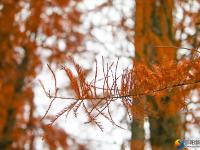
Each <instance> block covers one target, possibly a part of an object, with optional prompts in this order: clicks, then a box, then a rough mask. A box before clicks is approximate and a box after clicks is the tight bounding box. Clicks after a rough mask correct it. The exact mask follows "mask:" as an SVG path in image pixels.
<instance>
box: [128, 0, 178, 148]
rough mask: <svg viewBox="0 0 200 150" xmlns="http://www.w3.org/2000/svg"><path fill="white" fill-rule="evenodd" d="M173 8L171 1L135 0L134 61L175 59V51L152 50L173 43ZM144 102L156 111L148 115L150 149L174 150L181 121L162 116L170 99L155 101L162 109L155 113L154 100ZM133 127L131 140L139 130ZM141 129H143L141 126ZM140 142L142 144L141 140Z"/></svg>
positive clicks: (157, 61)
mask: <svg viewBox="0 0 200 150" xmlns="http://www.w3.org/2000/svg"><path fill="white" fill-rule="evenodd" d="M173 7H174V1H173V0H156V1H155V0H136V12H135V36H134V41H135V53H136V58H135V59H136V60H137V61H139V62H144V63H146V64H148V65H149V66H151V65H152V64H153V63H158V64H159V63H162V62H163V61H164V60H169V59H170V60H172V59H174V60H176V50H175V49H171V48H168V49H166V48H161V47H160V48H158V47H156V46H172V45H175V44H176V43H175V42H176V41H175V39H174V35H173V16H172V11H173ZM146 100H147V101H148V102H149V103H151V104H152V106H153V109H154V111H155V112H157V115H156V116H151V115H148V118H149V122H150V132H151V138H150V142H151V145H152V149H153V150H155V149H162V150H169V149H170V150H172V149H175V147H174V141H175V140H176V139H177V138H180V131H178V127H177V125H178V124H180V123H181V122H180V116H179V115H174V116H167V114H166V112H167V103H169V102H170V97H169V96H166V97H164V98H161V97H160V98H159V100H162V101H163V107H164V109H162V110H159V107H158V106H157V103H156V100H155V98H153V97H151V96H147V98H146ZM134 124H135V125H134V126H133V127H134V128H135V130H132V135H133V137H134V135H135V136H136V135H137V134H140V133H141V130H142V129H141V128H140V127H139V126H137V124H136V123H134ZM135 126H136V127H135ZM140 126H141V125H140ZM141 127H142V128H143V126H141ZM133 131H134V132H133ZM135 132H138V133H135ZM143 137H144V136H143ZM136 138H137V136H136V137H135V139H136ZM132 139H134V138H132ZM142 140H143V141H144V139H142ZM133 143H134V141H133ZM132 149H134V148H132ZM142 149H144V148H142Z"/></svg>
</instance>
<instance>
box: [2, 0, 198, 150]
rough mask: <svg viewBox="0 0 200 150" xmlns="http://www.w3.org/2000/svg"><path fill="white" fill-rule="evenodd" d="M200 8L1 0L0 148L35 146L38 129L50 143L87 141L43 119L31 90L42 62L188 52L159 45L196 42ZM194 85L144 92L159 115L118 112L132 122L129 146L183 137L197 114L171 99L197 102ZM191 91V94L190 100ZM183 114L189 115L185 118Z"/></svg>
mask: <svg viewBox="0 0 200 150" xmlns="http://www.w3.org/2000/svg"><path fill="white" fill-rule="evenodd" d="M199 11H200V2H199V1H198V0H188V1H183V0H175V1H173V0H166V1H164V0H148V1H145V0H135V1H134V0H127V1H123V0H105V1H93V0H87V1H86V0H77V1H73V0H51V1H49V0H41V1H38V0H2V1H0V77H1V79H0V89H1V92H0V114H1V119H0V149H36V143H37V141H38V139H39V140H40V139H41V137H43V139H44V140H43V141H42V142H40V143H45V144H44V146H45V147H48V148H49V149H56V148H59V147H62V148H63V149H71V147H70V146H71V145H73V146H74V147H75V148H76V149H84V146H83V145H81V144H80V143H79V142H77V139H76V138H73V137H72V136H70V135H69V134H67V133H66V132H65V131H64V129H62V128H60V127H58V126H46V122H45V121H40V120H41V114H40V113H38V112H37V111H38V110H37V108H36V107H35V101H34V97H35V96H36V95H35V93H34V91H33V90H34V88H35V86H36V84H35V82H34V81H35V78H36V77H37V75H39V74H40V73H41V70H42V69H43V66H45V65H44V64H46V63H48V64H50V66H52V67H53V68H54V69H56V68H59V67H60V66H61V65H63V64H65V63H66V62H71V59H70V57H72V58H77V59H78V60H80V61H83V62H86V63H83V64H85V66H84V67H85V68H86V70H87V71H86V74H89V73H91V72H92V68H94V65H90V64H92V62H94V60H95V59H97V60H98V59H99V57H100V56H104V57H105V58H108V60H110V61H111V62H112V61H114V60H115V59H116V57H119V58H120V60H122V61H121V62H122V63H124V64H125V65H126V64H130V65H131V61H132V60H136V61H137V62H142V63H144V64H146V65H148V66H151V65H152V64H160V65H162V64H163V63H165V60H174V61H177V62H179V60H181V59H182V58H186V59H188V60H190V59H191V60H192V59H193V57H192V56H193V52H192V51H184V50H182V49H174V48H170V47H168V48H165V47H156V46H176V47H189V48H198V47H199V43H200V42H199V41H200V39H199V38H200V37H199V36H200V35H199V32H200V26H199V25H200V24H199V23H200V20H199V19H200V18H199V17H200V16H199ZM119 63H120V62H119ZM67 89H68V90H69V88H67ZM198 89H199V87H198V86H193V87H192V88H186V89H182V91H181V92H178V95H177V94H176V93H168V92H166V91H165V92H163V93H162V94H161V95H159V96H155V97H152V96H147V97H145V98H144V99H145V101H149V102H150V103H151V104H152V105H153V106H154V107H153V108H154V111H155V112H156V113H157V114H156V117H155V116H151V114H145V115H144V116H143V117H144V119H141V120H142V121H141V120H140V121H136V120H134V118H133V121H132V122H130V121H128V119H127V117H126V115H127V114H126V112H123V115H122V116H123V117H122V118H120V119H119V120H120V121H119V122H125V123H126V124H130V131H131V134H132V138H131V144H130V145H131V146H130V148H131V149H136V148H138V147H135V145H137V146H141V147H139V148H138V149H144V147H145V145H146V144H147V143H148V142H149V143H151V146H152V149H169V147H170V149H174V146H173V143H174V140H175V139H177V138H184V136H185V135H186V133H188V124H192V125H194V124H199V119H198V116H196V113H194V112H196V111H195V110H193V111H188V112H184V115H183V114H180V113H179V112H178V111H177V110H176V109H173V108H174V107H175V105H177V103H171V101H172V102H173V100H174V99H184V100H185V97H187V99H186V100H185V101H186V102H188V99H190V100H191V101H189V102H188V103H189V104H188V106H187V107H188V109H194V107H192V106H193V105H192V103H196V104H195V109H197V110H198V106H199V105H198V102H199V100H198V97H199V90H198ZM194 92H195V94H196V95H197V96H196V97H197V100H196V101H192V100H193V95H194V94H193V93H194ZM191 107H192V108H191ZM144 110H145V107H144ZM172 111H174V112H173V113H169V112H172ZM187 113H188V114H187ZM188 115H189V116H192V117H191V118H190V119H189V120H187V116H188ZM48 117H49V118H51V116H48ZM145 122H146V123H147V122H148V123H149V124H150V128H149V129H150V139H149V138H145V136H146V134H147V133H146V132H145V131H144V124H145ZM148 140H149V141H148ZM70 142H71V143H73V144H71V145H69V143H70ZM127 143H128V142H127V141H125V142H124V143H122V145H121V149H124V145H127ZM125 147H129V146H125ZM119 148H120V146H119Z"/></svg>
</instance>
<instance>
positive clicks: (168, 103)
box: [47, 58, 200, 129]
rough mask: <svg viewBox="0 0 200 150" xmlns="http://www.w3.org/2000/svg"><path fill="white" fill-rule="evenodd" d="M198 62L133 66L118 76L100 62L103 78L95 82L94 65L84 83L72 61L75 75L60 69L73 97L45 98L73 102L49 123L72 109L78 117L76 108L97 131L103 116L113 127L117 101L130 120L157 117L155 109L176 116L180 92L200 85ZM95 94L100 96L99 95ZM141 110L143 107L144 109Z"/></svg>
mask: <svg viewBox="0 0 200 150" xmlns="http://www.w3.org/2000/svg"><path fill="white" fill-rule="evenodd" d="M199 59H200V58H196V59H195V60H192V61H186V60H182V61H180V62H179V63H175V62H173V61H169V62H166V63H165V64H162V66H158V65H153V66H152V67H151V68H150V67H147V66H146V65H144V64H140V63H134V64H133V68H132V69H130V70H129V69H125V70H124V71H123V72H122V74H121V75H120V76H118V77H117V75H116V72H117V65H116V67H115V69H112V67H113V65H114V64H113V63H112V64H111V65H108V64H107V65H106V66H104V61H103V76H104V77H103V79H101V80H98V78H99V77H98V74H97V69H98V67H97V66H96V73H95V77H94V79H93V80H92V81H91V82H87V81H86V74H85V72H84V70H83V68H82V67H81V66H79V65H78V64H76V63H75V62H74V68H75V70H76V74H77V75H75V73H73V72H72V70H70V69H69V68H66V67H63V70H64V71H65V72H66V75H67V76H68V78H69V80H70V87H71V89H72V91H74V93H75V97H71V98H70V97H60V96H52V95H47V96H49V98H54V99H56V98H60V99H71V100H72V103H71V104H70V105H69V106H66V107H65V108H64V109H63V110H61V111H60V112H59V113H58V114H57V115H56V117H55V119H54V120H53V121H52V122H54V121H55V120H57V119H58V118H59V117H60V116H62V115H63V114H64V113H67V114H68V113H69V112H70V111H72V110H73V111H74V115H75V116H77V111H78V109H79V108H80V107H82V109H83V110H84V111H85V113H86V116H87V118H88V122H90V123H95V124H96V125H97V126H98V127H99V128H101V125H100V124H99V122H98V121H97V117H98V116H103V117H105V118H106V119H108V120H109V121H110V122H111V123H112V124H114V125H116V124H115V123H114V121H113V119H112V112H111V111H110V105H111V103H114V102H117V101H120V102H121V104H122V105H123V106H124V108H125V109H126V110H127V112H129V111H130V112H131V113H132V115H133V117H134V118H138V119H139V118H143V117H144V116H145V114H146V113H148V114H156V112H154V111H155V110H158V109H159V110H161V111H163V110H165V111H166V110H170V111H171V112H173V113H176V112H177V111H179V110H180V109H181V108H183V107H184V106H185V104H186V103H185V100H184V99H183V98H181V97H180V95H181V94H183V93H182V92H183V89H184V90H185V89H187V88H186V87H190V86H192V85H193V84H195V83H199V82H200V80H199V76H198V75H199V74H198V75H197V74H195V72H199V71H200V70H197V69H196V68H197V66H196V65H194V64H195V63H197V64H198V62H199ZM100 81H101V82H102V86H101V87H97V86H96V83H97V82H100ZM184 92H186V93H187V92H188V91H187V90H186V91H184ZM97 93H101V95H98V94H97ZM170 93H171V94H170ZM172 93H173V94H172ZM168 94H170V95H171V96H170V100H167V99H165V98H167V97H166V95H168ZM187 94H188V93H187ZM146 95H148V96H153V97H155V99H152V100H153V101H154V102H150V101H149V100H148V99H147V100H146V99H145V96H146ZM173 95H174V96H173ZM86 104H88V105H86ZM144 107H146V108H145V109H144ZM165 107H168V109H165ZM166 113H167V112H166ZM117 126H118V125H117ZM101 129H102V128H101Z"/></svg>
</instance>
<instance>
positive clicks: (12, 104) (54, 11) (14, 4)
mask: <svg viewBox="0 0 200 150" xmlns="http://www.w3.org/2000/svg"><path fill="white" fill-rule="evenodd" d="M79 2H80V1H77V2H74V1H71V0H51V1H47V0H28V1H26V0H2V1H0V91H1V92H0V115H1V118H0V149H2V150H3V149H9V150H10V149H30V150H33V149H35V147H36V144H35V141H36V140H37V139H38V138H40V139H41V140H42V137H43V139H44V140H43V143H45V144H46V146H49V148H50V149H53V150H55V149H56V148H58V147H62V148H63V149H68V147H69V146H68V144H67V140H69V139H70V136H68V135H67V133H65V132H64V131H63V130H61V129H60V128H59V127H57V126H49V127H47V126H46V125H44V124H43V123H42V122H41V116H39V115H37V114H36V108H35V102H34V101H33V99H34V96H35V95H34V93H33V87H34V84H33V81H34V79H35V77H36V75H37V74H38V73H39V70H40V69H41V68H42V61H46V60H47V61H48V62H49V63H58V62H59V63H61V62H63V61H66V56H67V53H69V54H72V53H74V52H77V51H76V49H77V48H78V47H81V44H82V34H81V33H79V32H78V31H77V30H74V28H75V27H77V26H79V25H80V23H81V21H80V16H81V13H80V12H79V11H78V10H77V7H76V6H77V4H78V3H79ZM66 7H67V8H68V12H65V8H66ZM60 12H62V13H60ZM66 26H67V27H66ZM72 37H73V39H75V40H71V39H72ZM49 38H54V39H55V40H54V41H53V42H51V44H49V43H48V42H47V41H48V39H49ZM59 41H62V42H63V43H64V44H65V47H64V49H62V50H61V49H60V48H59V46H58V45H57V44H56V43H57V42H59ZM46 53H48V55H45V54H46ZM77 53H78V52H77ZM25 147H26V148H25ZM41 148H42V145H41Z"/></svg>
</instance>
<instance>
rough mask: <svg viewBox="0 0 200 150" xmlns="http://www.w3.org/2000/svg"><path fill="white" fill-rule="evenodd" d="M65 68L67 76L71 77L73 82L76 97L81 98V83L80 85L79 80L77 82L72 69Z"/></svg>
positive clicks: (71, 82)
mask: <svg viewBox="0 0 200 150" xmlns="http://www.w3.org/2000/svg"><path fill="white" fill-rule="evenodd" d="M64 70H65V72H66V74H67V76H68V77H69V79H70V84H71V87H72V89H73V91H74V92H75V94H76V98H80V97H81V94H80V90H79V85H78V82H77V78H76V77H75V76H74V75H73V73H72V71H71V70H70V69H68V68H64Z"/></svg>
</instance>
